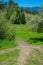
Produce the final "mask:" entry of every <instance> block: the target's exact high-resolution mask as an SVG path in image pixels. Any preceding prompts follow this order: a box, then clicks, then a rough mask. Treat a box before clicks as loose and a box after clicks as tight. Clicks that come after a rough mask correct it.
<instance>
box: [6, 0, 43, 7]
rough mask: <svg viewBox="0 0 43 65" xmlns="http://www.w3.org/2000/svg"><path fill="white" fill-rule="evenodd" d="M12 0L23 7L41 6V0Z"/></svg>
mask: <svg viewBox="0 0 43 65" xmlns="http://www.w3.org/2000/svg"><path fill="white" fill-rule="evenodd" d="M5 1H7V0H5ZM13 1H14V2H16V3H18V4H19V6H23V7H35V6H41V5H42V4H43V0H13Z"/></svg>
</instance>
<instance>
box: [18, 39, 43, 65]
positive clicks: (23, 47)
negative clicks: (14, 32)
mask: <svg viewBox="0 0 43 65" xmlns="http://www.w3.org/2000/svg"><path fill="white" fill-rule="evenodd" d="M17 42H18V43H19V49H20V55H19V58H18V63H17V65H24V63H25V60H26V58H27V57H28V55H29V53H30V51H32V49H35V48H36V49H38V50H40V51H41V50H42V49H41V46H32V45H28V44H27V42H25V41H22V40H17Z"/></svg>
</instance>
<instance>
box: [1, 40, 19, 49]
mask: <svg viewBox="0 0 43 65" xmlns="http://www.w3.org/2000/svg"><path fill="white" fill-rule="evenodd" d="M16 46H18V44H17V43H16V42H15V41H9V40H5V39H4V40H2V39H0V50H2V49H7V48H13V47H16Z"/></svg>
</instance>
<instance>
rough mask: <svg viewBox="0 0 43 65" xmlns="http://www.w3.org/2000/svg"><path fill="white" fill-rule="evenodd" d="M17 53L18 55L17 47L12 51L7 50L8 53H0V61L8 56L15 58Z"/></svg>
mask: <svg viewBox="0 0 43 65" xmlns="http://www.w3.org/2000/svg"><path fill="white" fill-rule="evenodd" d="M18 55H19V50H17V49H15V50H13V51H11V52H9V53H4V54H1V55H0V62H1V61H4V60H6V59H9V58H10V57H15V58H17V57H18Z"/></svg>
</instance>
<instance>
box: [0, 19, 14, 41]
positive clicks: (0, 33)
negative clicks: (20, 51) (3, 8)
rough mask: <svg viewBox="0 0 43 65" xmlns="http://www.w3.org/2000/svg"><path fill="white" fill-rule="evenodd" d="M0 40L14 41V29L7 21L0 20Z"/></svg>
mask: <svg viewBox="0 0 43 65" xmlns="http://www.w3.org/2000/svg"><path fill="white" fill-rule="evenodd" d="M0 39H8V40H14V39H15V30H14V27H13V26H12V25H11V23H9V22H8V21H4V20H2V19H0Z"/></svg>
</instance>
